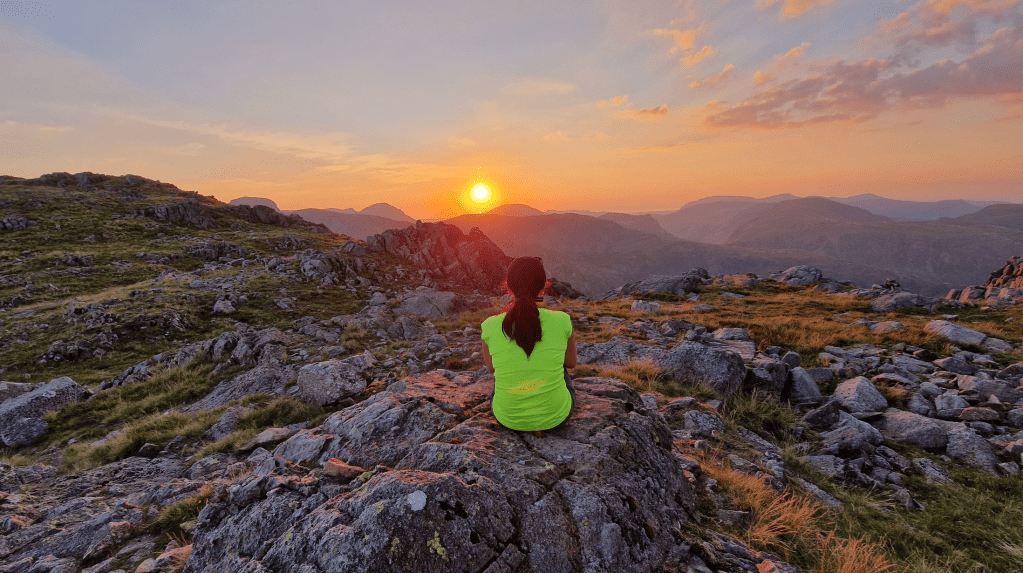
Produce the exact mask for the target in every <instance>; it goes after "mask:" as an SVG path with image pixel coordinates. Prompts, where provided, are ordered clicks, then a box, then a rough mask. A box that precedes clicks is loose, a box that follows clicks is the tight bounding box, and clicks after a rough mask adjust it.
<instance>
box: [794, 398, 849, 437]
mask: <svg viewBox="0 0 1023 573" xmlns="http://www.w3.org/2000/svg"><path fill="white" fill-rule="evenodd" d="M839 412H840V410H839V409H838V402H836V401H830V402H828V403H826V404H824V405H823V406H821V407H820V408H816V409H814V410H810V411H809V412H807V413H806V414H804V415H803V418H802V420H800V421H801V422H803V423H804V424H806V425H807V427H808V428H810V429H811V430H816V431H818V432H820V431H822V430H827V429H830V428H832V427H833V426H834V425H835V424H837V423H838V421H839V419H840V416H839Z"/></svg>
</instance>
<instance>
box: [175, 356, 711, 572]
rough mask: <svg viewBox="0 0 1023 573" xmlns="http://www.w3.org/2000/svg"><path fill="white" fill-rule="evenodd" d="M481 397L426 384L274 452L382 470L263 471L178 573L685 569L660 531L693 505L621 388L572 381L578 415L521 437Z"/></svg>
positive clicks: (218, 516)
mask: <svg viewBox="0 0 1023 573" xmlns="http://www.w3.org/2000/svg"><path fill="white" fill-rule="evenodd" d="M492 384H493V382H492V379H491V378H489V377H484V378H472V377H469V376H464V375H452V376H451V379H448V378H447V377H445V376H442V375H440V374H439V373H436V372H432V373H429V374H426V375H423V376H419V377H416V378H409V379H406V380H403V381H399V382H396V383H392V384H391V386H390V387H389V388H388V390H385V391H383V392H381V393H379V394H377V395H375V396H373V397H372V398H370V399H368V400H366V401H364V402H361V403H359V404H356V405H354V406H351V407H349V408H347V409H346V410H344V411H341V412H338V413H336V414H334V415H332V416H331V418H328V421H327V422H325V423H324V425H323V426H322V427H321V428H317V429H314V430H313V431H311V432H306V433H300V434H299V435H301V436H303V437H302V439H301V442H302V443H301V444H297V443H296V446H295V447H294V448H291V449H294V450H295V453H294V455H292V454H290V453H288V451H290V450H288V448H283V447H282V448H279V449H280V450H281V451H280V453H281V454H284V455H288V456H289V457H296V459H297V458H298V457H301V458H303V459H312V457H311V456H313V455H315V453H316V452H315V450H317V449H318V448H320V446H318V444H319V443H320V442H319V440H316V439H315V437H316V436H321V437H323V438H324V439H325V444H326V445H324V446H322V450H323V452H322V454H321V457H320V459H321V463H323V464H328V465H329V464H333V465H338V461H341V462H343V463H345V464H349V465H357V466H361V467H369V468H372V467H374V464H377V463H381V464H387V465H388V466H391V467H393V469H388V467H385V466H382V465H380V466H376V469H375V470H372V471H371V472H367V473H366V474H365V475H363V476H360V477H356V478H355V479H351V477H350V475H349V476H347V477H344V478H343V479H341V478H334V477H329V476H327V475H326V474H325V473H323V472H322V471H321V470H319V469H315V470H313V472H312V473H311V474H309V475H304V474H306V472H307V471H308V470H305V469H303V468H301V467H297V466H294V465H291V464H285V463H281V462H279V460H277V459H275V458H267V460H266V463H265V464H263V465H261V466H260V467H259V468H257V470H256V471H255V472H254V473H253V475H249V476H244V477H241V478H238V480H237V481H236V482H235V483H234V484H232V485H231V486H230V487H226V486H221V487H220V489H219V490H218V491H217V493H216V494H215V495H214V498H213V499H212V500H211V502H210V504H209V505H207V506H206V508H205V509H203V511H202V512H201V513H200V514H199V517H198V519H197V527H196V528H195V529H194V530H193V540H194V541H193V546H192V552H191V555H190V557H189V559H188V561H187V563H186V564H185V566H184V573H200V572H202V573H213V572H215V571H217V572H219V571H249V572H252V573H256V572H266V571H277V572H280V573H306V572H310V571H318V572H321V573H339V572H347V571H435V572H438V573H454V572H464V573H469V572H472V573H477V572H482V571H488V572H490V573H495V572H498V571H501V572H511V571H545V572H551V573H561V572H566V573H567V572H576V571H583V570H587V571H589V570H592V571H622V572H640V571H651V570H655V569H658V568H661V569H665V570H668V569H670V570H676V569H677V570H682V571H685V570H686V569H687V566H688V564H689V563H690V562H693V558H692V556H691V555H690V553H689V545H688V544H684V543H679V541H678V539H677V538H676V537H675V535H674V534H673V533H672V531H674V530H675V528H678V529H680V530H684V528H685V527H687V526H689V524H690V523H691V519H692V518H691V517H689V516H690V515H693V512H694V511H695V495H694V493H693V489H692V486H691V485H690V483H689V481H688V480H687V479H686V478H685V476H684V474H683V471H682V469H683V468H682V467H681V464H680V461H679V459H678V458H677V457H676V456H675V455H673V453H672V449H673V447H672V436H671V433H670V430H669V428H668V426H667V425H666V424H665V423H664V421H663V418H661V417H660V416H659V415H658V414H657V413H656V412H653V411H650V410H647V409H646V408H644V407H643V401H642V398H641V397H640V395H639V394H638V393H637V392H636V391H635V390H633V389H631V388H630V387H628V386H626V385H625V384H622V383H620V382H618V381H615V380H610V379H602V378H581V379H577V380H576V381H575V385H576V390H577V396H578V399H579V401H580V404H581V405H583V406H584V407H583V408H580V409H577V411H576V412H577V413H576V414H575V415H574V416H573V417H572V418H571V419H570V420H569V421H568V423H567V424H565V425H563V426H561V427H559V428H558V429H556V430H553V431H548V432H545V435H543V436H536V435H534V434H533V433H525V432H513V431H511V430H507V429H504V428H502V427H500V426H499V425H497V424H496V423H495V420H494V418H493V415H492V414H491V413H490V412H489V408H488V407H487V406H486V401H487V398H488V394H489V392H490V388H491V386H492ZM334 432H338V433H337V434H335V433H334ZM342 435H346V436H349V437H354V438H355V439H356V440H358V441H359V442H360V443H361V444H363V445H372V446H373V447H369V448H366V447H358V446H356V447H352V448H349V447H348V445H349V441H348V439H347V438H342V437H341V436H342ZM293 439H294V438H293ZM298 445H301V446H302V447H297V446H298ZM286 450H288V451H286ZM377 454H379V455H377ZM328 456H329V457H333V458H336V459H335V461H331V460H330V459H329V458H327V457H328ZM324 458H327V459H326V460H325V461H323V460H324ZM384 458H387V459H389V460H391V461H390V462H387V461H385V459H384ZM349 480H351V481H349Z"/></svg>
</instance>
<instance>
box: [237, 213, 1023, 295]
mask: <svg viewBox="0 0 1023 573" xmlns="http://www.w3.org/2000/svg"><path fill="white" fill-rule="evenodd" d="M243 201H244V202H245V203H242V204H267V205H268V206H271V207H272V208H276V205H275V204H273V203H272V202H271V201H269V200H266V199H258V198H252V197H249V198H243V199H236V200H235V201H233V202H232V203H235V202H239V203H241V202H243ZM261 201H262V202H261ZM282 212H283V213H287V214H297V215H299V216H301V217H302V218H303V219H306V220H308V221H310V222H313V223H321V224H323V225H325V226H327V227H328V228H329V229H330V230H332V231H334V232H337V233H341V234H344V235H348V236H350V237H355V238H359V239H363V238H366V237H368V236H370V235H374V234H378V233H381V232H383V231H384V230H386V229H391V228H402V227H406V226H408V225H409V224H410V223H411V222H413V219H412V218H411V217H409V216H408V215H406V214H405V213H404V212H402V211H401V210H400V209H398V208H396V207H393V206H391V205H388V204H386V203H378V204H376V205H372V206H370V207H367V208H365V209H363V210H361V211H356V210H354V209H301V210H297V211H282ZM446 222H448V223H451V224H454V225H456V226H458V227H459V228H460V229H462V231H463V232H465V233H468V232H469V231H470V230H471V229H472V228H474V227H478V228H479V229H480V230H481V231H482V232H483V233H484V234H485V235H487V236H488V237H490V238H491V239H492V240H493V241H494V242H495V243H496V244H497V245H498V246H500V247H501V248H502V249H504V251H505V252H506V253H508V254H509V255H511V256H520V255H534V256H541V257H543V258H544V262H545V266H546V267H547V269H548V272H549V273H550V274H551V275H553V276H556V277H557V278H558V279H559V280H562V281H568V282H570V283H572V284H573V286H575V287H576V288H578V289H579V290H581V291H583V292H585V293H587V294H589V295H596V294H599V293H601V292H604V291H605V290H608V289H611V288H614V287H615V286H617V285H620V284H623V283H625V282H629V281H634V280H637V279H638V278H641V277H643V276H647V275H650V274H654V273H658V272H660V273H663V272H676V273H685V272H687V271H688V270H690V269H691V268H694V267H702V268H705V269H707V270H708V271H710V272H711V273H712V274H721V273H725V274H729V273H749V272H755V273H770V272H772V271H776V270H780V269H784V268H787V267H790V266H794V265H801V264H809V265H814V266H816V267H818V268H821V269H822V270H823V271H824V272H825V273H826V274H827V275H828V276H829V277H832V278H835V279H838V280H851V281H853V282H855V283H857V284H860V285H865V286H869V285H870V284H873V283H883V282H884V281H885V280H887V279H895V280H897V281H899V282H900V283H902V284H903V285H904V286H906V287H907V288H911V289H913V290H915V291H918V292H921V293H924V294H929V295H941V294H945V293H946V292H948V291H949V290H950V289H953V288H957V287H960V288H961V287H962V286H963V285H966V284H977V283H982V282H983V281H984V280H985V279H986V278H987V274H988V272H989V271H990V269H991V268H994V267H995V266H997V265H998V264H1000V263H1001V262H1002V261H1004V260H1006V259H1007V258H1009V257H1012V256H1014V255H1017V254H1019V253H1021V252H1023V205H1018V204H1010V203H995V202H979V201H966V200H946V201H901V200H893V199H887V198H884V197H880V196H877V195H871V194H864V195H857V196H854V197H848V198H827V197H796V196H794V195H790V194H782V195H775V196H772V197H767V198H761V199H757V198H752V197H741V196H717V197H707V198H704V199H700V200H698V201H693V202H691V203H688V204H686V205H685V206H683V207H682V208H680V209H679V210H677V211H674V212H668V213H665V212H659V213H649V214H632V213H613V212H593V211H582V212H553V211H548V212H544V211H542V210H540V209H536V208H534V207H531V206H529V205H523V204H505V205H500V206H497V207H495V208H493V209H491V210H489V211H487V212H485V213H482V214H469V215H461V216H458V217H454V218H451V219H447V220H446Z"/></svg>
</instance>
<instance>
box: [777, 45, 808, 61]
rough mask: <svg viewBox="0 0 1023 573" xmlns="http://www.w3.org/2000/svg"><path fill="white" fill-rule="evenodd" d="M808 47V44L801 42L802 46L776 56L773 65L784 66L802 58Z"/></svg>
mask: <svg viewBox="0 0 1023 573" xmlns="http://www.w3.org/2000/svg"><path fill="white" fill-rule="evenodd" d="M809 47H810V42H803V43H802V44H800V45H798V46H796V47H795V48H792V49H791V50H789V51H788V52H785V53H784V54H778V55H777V56H775V57H774V62H775V65H777V66H786V65H788V64H791V63H792V62H794V61H796V60H798V59H799V58H802V57H803V55H805V54H806V49H807V48H809Z"/></svg>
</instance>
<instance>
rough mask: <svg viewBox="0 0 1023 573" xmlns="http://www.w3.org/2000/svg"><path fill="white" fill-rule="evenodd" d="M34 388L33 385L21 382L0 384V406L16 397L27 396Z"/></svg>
mask: <svg viewBox="0 0 1023 573" xmlns="http://www.w3.org/2000/svg"><path fill="white" fill-rule="evenodd" d="M35 387H36V385H35V384H29V383H23V382H0V404H2V403H3V402H6V401H7V400H10V399H11V398H14V397H16V396H21V395H22V394H27V393H29V392H31V391H32V390H34V389H35Z"/></svg>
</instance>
